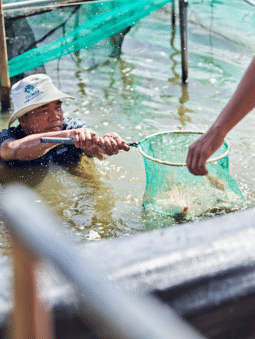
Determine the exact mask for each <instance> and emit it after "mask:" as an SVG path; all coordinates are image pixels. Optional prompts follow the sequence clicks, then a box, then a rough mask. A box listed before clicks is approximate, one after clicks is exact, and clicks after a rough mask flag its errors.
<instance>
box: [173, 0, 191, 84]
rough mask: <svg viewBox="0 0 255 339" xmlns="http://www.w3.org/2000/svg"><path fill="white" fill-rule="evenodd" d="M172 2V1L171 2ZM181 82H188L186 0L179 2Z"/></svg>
mask: <svg viewBox="0 0 255 339" xmlns="http://www.w3.org/2000/svg"><path fill="white" fill-rule="evenodd" d="M173 1H174V0H173ZM179 17H180V35H181V57H182V82H183V83H186V82H187V81H188V33H187V31H188V0H179Z"/></svg>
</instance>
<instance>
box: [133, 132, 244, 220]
mask: <svg viewBox="0 0 255 339" xmlns="http://www.w3.org/2000/svg"><path fill="white" fill-rule="evenodd" d="M199 134H202V133H201V132H189V131H177V132H176V131H173V132H163V133H157V134H153V135H150V136H148V137H147V138H145V139H144V140H142V141H141V142H139V147H138V149H139V151H140V153H141V154H142V155H143V157H144V165H145V171H146V188H145V192H144V202H143V203H144V208H145V209H147V210H152V211H155V212H159V213H161V214H164V215H170V216H178V217H185V218H189V217H190V218H194V217H196V216H201V215H203V214H205V213H216V212H218V211H226V210H234V209H238V208H240V207H241V206H242V205H243V203H244V201H245V198H244V197H243V194H242V192H241V190H240V189H239V187H238V185H237V183H236V182H235V180H234V179H233V177H232V176H231V175H230V173H229V157H228V154H229V151H230V144H229V143H228V142H227V141H225V142H224V144H223V145H222V146H221V147H220V149H219V150H218V151H217V152H216V153H214V155H213V157H211V158H210V159H209V160H208V163H207V165H206V167H207V169H208V172H209V174H208V175H207V176H194V175H192V174H191V173H190V172H189V171H188V169H187V167H186V164H185V162H186V157H187V153H188V148H189V146H190V145H191V144H192V143H193V142H194V141H195V140H197V138H198V137H199Z"/></svg>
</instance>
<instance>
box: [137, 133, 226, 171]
mask: <svg viewBox="0 0 255 339" xmlns="http://www.w3.org/2000/svg"><path fill="white" fill-rule="evenodd" d="M173 133H179V134H181V133H183V134H184V133H186V134H191V133H192V134H201V135H202V134H204V133H205V132H201V131H164V132H158V133H154V134H150V135H148V136H147V137H146V138H144V139H143V141H144V140H147V139H149V138H151V137H154V136H157V135H162V134H173ZM140 143H141V142H139V145H138V151H139V152H140V154H141V155H142V156H143V157H145V158H147V159H149V160H151V161H154V162H157V163H159V164H162V165H167V166H179V167H184V166H187V164H186V163H175V162H169V161H162V160H160V159H157V158H153V157H151V156H150V155H148V154H146V153H145V152H144V151H143V150H142V147H141V145H140ZM224 143H226V144H227V146H228V149H227V150H226V151H225V152H224V153H223V154H222V155H220V156H218V157H215V158H212V159H208V160H207V161H206V163H207V164H208V163H211V162H216V161H218V160H221V159H223V158H225V157H226V156H227V155H228V154H229V152H230V149H231V145H230V142H229V141H228V140H227V139H224Z"/></svg>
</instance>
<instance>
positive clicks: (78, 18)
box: [9, 0, 171, 77]
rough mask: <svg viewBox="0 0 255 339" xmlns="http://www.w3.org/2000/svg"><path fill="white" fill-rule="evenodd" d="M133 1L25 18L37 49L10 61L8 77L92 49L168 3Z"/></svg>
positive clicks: (108, 3) (165, 0)
mask: <svg viewBox="0 0 255 339" xmlns="http://www.w3.org/2000/svg"><path fill="white" fill-rule="evenodd" d="M169 2H171V1H169V0H133V1H127V0H122V1H109V2H108V1H107V2H100V3H98V2H97V3H94V4H93V3H89V4H86V3H85V4H83V5H78V6H75V8H74V7H67V8H64V9H59V10H58V9H56V10H54V11H52V12H46V13H41V14H38V15H33V16H30V17H28V18H27V22H28V24H29V26H30V27H31V29H32V31H33V33H34V36H35V40H36V41H37V45H36V46H35V45H32V46H31V49H29V50H27V51H26V52H24V53H22V54H21V55H18V56H16V57H15V58H13V59H11V60H10V61H9V74H10V77H13V76H15V75H18V74H21V73H24V72H26V71H28V70H31V69H34V68H36V67H39V66H41V65H43V64H45V63H46V62H48V61H51V60H54V59H57V58H60V57H61V56H63V55H66V54H70V53H72V52H77V51H79V50H81V49H85V48H88V47H90V46H92V45H95V44H96V43H98V42H99V41H101V40H103V39H105V38H108V37H110V36H112V35H114V34H116V33H118V32H120V31H121V30H123V29H125V28H127V27H129V26H133V25H134V24H135V23H136V22H138V21H139V20H140V19H142V18H144V17H145V16H147V15H149V14H150V13H152V12H153V11H155V10H157V9H158V8H161V7H163V6H164V5H165V4H167V3H169Z"/></svg>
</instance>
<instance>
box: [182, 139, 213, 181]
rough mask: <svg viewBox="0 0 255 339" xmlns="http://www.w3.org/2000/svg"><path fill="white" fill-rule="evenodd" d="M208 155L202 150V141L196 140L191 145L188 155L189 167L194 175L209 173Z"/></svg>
mask: <svg viewBox="0 0 255 339" xmlns="http://www.w3.org/2000/svg"><path fill="white" fill-rule="evenodd" d="M207 158H208V156H207V155H206V154H205V153H204V152H203V151H202V150H201V143H200V141H196V142H195V143H193V144H192V145H191V146H190V147H189V152H188V156H187V160H186V163H187V167H188V170H189V171H190V173H192V174H194V175H207V173H208V171H207V169H206V167H205V164H206V160H207Z"/></svg>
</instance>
